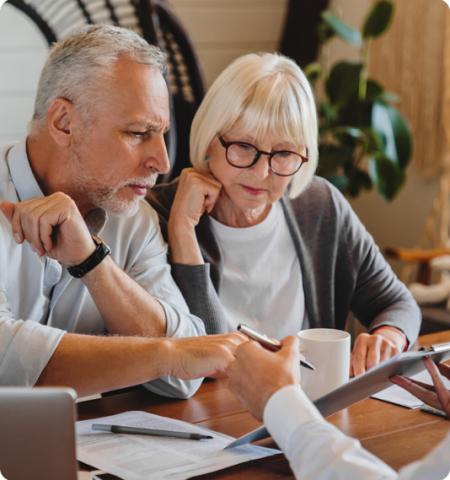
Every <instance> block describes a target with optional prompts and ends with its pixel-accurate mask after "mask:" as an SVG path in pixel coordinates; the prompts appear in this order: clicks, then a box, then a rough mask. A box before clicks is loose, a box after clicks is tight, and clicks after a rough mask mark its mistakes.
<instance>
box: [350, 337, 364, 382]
mask: <svg viewBox="0 0 450 480" xmlns="http://www.w3.org/2000/svg"><path fill="white" fill-rule="evenodd" d="M366 337H368V335H367V334H364V333H362V334H360V335H359V336H358V337H357V338H356V342H355V346H354V347H353V352H352V355H351V368H352V370H353V375H354V376H355V377H356V376H358V375H362V374H363V373H365V372H366V357H367V338H366Z"/></svg>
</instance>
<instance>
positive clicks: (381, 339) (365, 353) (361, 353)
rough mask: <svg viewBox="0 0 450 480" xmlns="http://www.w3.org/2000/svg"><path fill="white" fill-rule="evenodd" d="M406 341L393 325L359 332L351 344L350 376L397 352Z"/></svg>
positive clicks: (361, 372)
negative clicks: (353, 343)
mask: <svg viewBox="0 0 450 480" xmlns="http://www.w3.org/2000/svg"><path fill="white" fill-rule="evenodd" d="M406 341H407V340H406V336H405V334H404V333H403V332H401V331H400V330H398V329H396V328H393V327H387V326H386V327H380V328H378V329H377V330H375V331H374V332H372V333H371V334H370V333H361V334H360V335H358V337H357V338H356V341H355V345H354V346H353V352H352V356H351V363H350V376H357V375H361V374H363V373H365V372H366V370H370V369H371V368H373V367H375V366H376V365H378V364H379V363H381V362H384V361H385V360H388V359H389V358H391V357H393V356H395V355H397V354H399V353H400V352H401V351H403V349H404V347H405V345H406Z"/></svg>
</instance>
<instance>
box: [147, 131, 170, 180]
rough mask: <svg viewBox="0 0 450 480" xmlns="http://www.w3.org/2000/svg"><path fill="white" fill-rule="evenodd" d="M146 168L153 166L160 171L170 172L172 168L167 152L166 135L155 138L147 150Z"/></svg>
mask: <svg viewBox="0 0 450 480" xmlns="http://www.w3.org/2000/svg"><path fill="white" fill-rule="evenodd" d="M145 166H146V168H153V169H154V170H156V171H157V172H158V173H168V172H169V170H170V161H169V155H168V153H167V148H166V142H165V141H164V135H162V134H161V135H158V136H156V137H155V138H153V141H151V142H150V143H149V145H148V147H147V149H146V152H145Z"/></svg>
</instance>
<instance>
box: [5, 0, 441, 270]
mask: <svg viewBox="0 0 450 480" xmlns="http://www.w3.org/2000/svg"><path fill="white" fill-rule="evenodd" d="M377 3H379V2H377V1H375V0H374V1H372V0H330V1H326V0H323V1H322V0H291V1H288V0H245V1H241V0H171V1H170V2H169V1H161V0H159V1H157V2H151V1H146V2H140V1H132V0H91V1H89V0H88V1H84V2H82V1H79V0H59V1H58V0H51V1H50V0H27V1H19V0H9V1H7V2H6V4H5V5H4V6H3V7H2V9H1V11H0V72H1V74H0V143H1V144H3V143H8V142H13V141H15V140H17V139H19V138H21V137H22V136H24V135H25V133H26V125H27V122H28V121H29V119H30V116H31V113H32V108H33V98H34V95H35V90H36V85H37V81H38V75H39V72H40V69H41V68H42V66H43V63H44V61H45V58H46V55H47V52H48V48H49V41H51V40H52V38H53V39H54V38H61V37H62V36H64V35H65V34H67V33H68V32H70V31H71V29H73V28H74V27H76V26H77V25H79V24H82V23H89V21H90V22H93V23H98V22H107V23H116V24H120V25H122V26H127V27H129V28H133V29H135V30H138V31H139V32H140V33H142V34H143V35H144V36H146V38H150V39H156V42H157V43H159V44H160V45H161V46H162V47H163V48H165V49H166V50H167V49H169V50H170V56H171V71H170V77H171V79H169V80H170V82H171V91H172V95H173V109H174V113H175V115H177V118H178V119H177V124H176V127H177V133H176V135H177V138H171V139H168V141H169V142H172V152H173V155H174V156H176V155H177V156H178V157H177V159H176V162H178V163H177V165H178V167H177V165H175V167H177V168H179V167H180V165H181V164H180V162H182V161H183V160H184V161H186V158H185V157H186V154H185V152H186V143H185V142H186V137H187V135H186V134H187V132H188V129H189V125H188V124H189V119H190V118H191V116H192V114H193V111H195V108H196V104H197V103H198V102H199V101H200V99H201V96H202V94H203V89H206V88H207V87H208V85H210V84H211V82H212V81H213V80H214V78H215V77H216V76H217V74H218V73H219V72H220V71H221V70H222V69H223V68H224V67H225V66H226V65H227V64H228V63H229V62H230V61H231V60H233V59H234V58H236V57H238V56H240V55H242V54H244V53H247V52H255V51H282V52H284V53H286V54H288V55H289V56H291V57H293V58H295V59H296V60H297V61H298V62H299V64H300V65H302V66H303V67H304V66H306V65H308V64H310V63H311V62H314V61H316V62H318V63H319V65H320V66H321V68H322V69H324V72H327V71H329V70H330V69H331V68H332V67H333V65H335V64H336V63H337V62H339V61H341V60H344V61H345V62H358V61H359V59H360V58H361V51H362V53H363V55H364V58H365V59H366V60H367V65H368V69H367V72H365V75H366V76H368V77H371V78H373V79H374V80H376V81H377V82H379V83H380V84H381V85H382V87H383V88H384V89H385V90H386V91H387V92H393V93H395V94H396V96H397V98H396V99H394V97H392V99H391V100H390V101H391V103H392V105H394V106H395V107H396V108H397V109H398V110H399V111H400V112H401V113H402V115H403V116H404V117H405V118H406V119H407V121H408V124H409V126H410V132H411V138H412V144H413V149H412V153H411V155H410V159H409V162H404V164H403V166H402V168H403V169H404V171H405V172H406V179H405V180H403V179H401V181H399V182H398V185H397V186H395V188H394V190H395V192H394V194H393V195H392V196H393V197H394V198H393V199H392V200H391V201H388V200H386V198H385V197H386V195H384V196H383V195H382V194H380V192H379V191H377V188H372V189H371V190H366V189H365V188H361V189H359V190H358V191H357V192H356V194H355V192H354V194H353V195H348V197H349V200H350V201H351V203H352V205H353V207H354V209H355V210H356V212H357V213H358V215H359V216H360V218H361V219H362V221H363V223H364V224H365V225H366V227H367V228H368V230H369V231H370V232H371V233H372V235H373V236H374V237H375V240H376V241H377V243H378V244H379V245H380V247H386V246H393V245H395V246H402V247H412V246H423V247H436V246H446V247H448V246H449V245H448V244H447V240H448V224H447V223H446V222H447V219H448V210H447V208H448V206H447V204H448V193H449V192H448V187H447V185H448V183H449V182H448V178H447V177H448V176H449V173H448V166H447V163H449V161H450V159H449V156H450V149H449V143H450V134H449V132H448V131H446V128H450V114H449V111H450V65H449V64H450V52H449V51H448V49H449V48H450V18H449V17H450V11H449V9H448V7H447V6H446V5H445V4H444V2H443V1H442V0H395V1H393V2H392V4H393V7H394V8H393V16H392V18H391V19H390V20H389V21H388V22H387V23H386V25H380V24H379V23H378V26H377V21H381V22H382V19H381V20H380V19H378V20H377V19H376V18H375V20H374V22H375V23H374V24H373V25H372V29H375V30H376V29H377V28H378V27H380V28H381V29H382V30H383V32H382V35H381V33H380V35H379V36H377V37H376V38H375V36H374V38H371V39H370V41H368V42H365V41H363V44H362V47H361V46H360V47H357V46H355V44H351V43H349V42H348V41H345V37H346V35H347V36H348V34H349V32H350V34H351V33H352V32H351V31H349V30H347V31H343V32H342V31H341V35H336V31H334V32H330V25H334V26H335V27H336V29H337V31H338V32H339V28H340V26H339V25H338V24H336V23H334V24H333V18H339V19H340V20H341V21H342V22H344V23H345V24H347V25H348V26H350V27H351V28H353V29H355V31H361V30H362V29H363V25H364V22H365V21H366V19H367V16H368V14H369V13H370V11H371V9H372V8H373V7H374V6H375V5H376V4H377ZM385 3H386V2H385ZM144 4H145V5H144ZM327 9H328V10H329V11H331V13H332V15H333V16H334V17H328V24H326V23H325V24H324V17H323V13H324V12H325V11H327ZM150 20H151V21H150ZM320 29H322V30H320ZM327 29H328V30H327ZM331 30H332V29H331ZM320 31H321V32H322V34H321V35H322V37H321V36H320V34H319V33H318V32H320ZM331 34H334V38H331V39H330V40H329V41H327V42H325V43H324V42H323V39H324V38H325V37H327V35H328V36H331ZM324 35H325V37H324ZM363 36H364V32H363ZM339 37H341V38H339ZM321 38H322V43H321V42H320V39H321ZM363 40H364V39H363ZM366 47H367V51H365V50H364V48H366ZM361 49H363V50H361ZM177 76H178V77H179V78H178V79H177V78H176V77H177ZM186 76H187V80H186V78H184V77H186ZM197 77H198V78H197ZM180 79H181V80H180ZM324 82H326V76H325V79H324V80H322V81H320V80H319V81H318V82H316V83H315V89H316V96H317V99H318V103H319V102H320V101H321V100H322V99H323V98H324V96H325V95H326V92H324V91H325V90H326V89H325V87H324ZM181 157H183V159H181ZM363 161H366V160H363ZM174 162H175V160H174ZM406 164H407V166H406ZM339 168H341V167H339ZM363 170H367V171H369V173H370V168H369V167H367V168H366V167H364V168H363ZM378 173H379V174H380V172H378ZM365 175H367V174H365ZM389 175H391V174H386V178H387V180H386V181H389ZM370 176H371V178H372V180H373V179H374V171H371V173H370V175H369V177H370ZM377 178H378V177H377ZM390 178H392V175H391V177H390ZM363 180H364V179H363ZM381 180H383V178H381ZM347 193H348V192H347ZM388 196H389V195H388ZM433 208H434V210H433ZM427 222H428V223H427ZM394 268H396V269H397V271H399V272H400V271H401V268H402V267H401V265H400V264H399V263H394Z"/></svg>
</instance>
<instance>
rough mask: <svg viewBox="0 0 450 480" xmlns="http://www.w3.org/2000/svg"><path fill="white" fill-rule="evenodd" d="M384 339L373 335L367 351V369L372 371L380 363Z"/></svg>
mask: <svg viewBox="0 0 450 480" xmlns="http://www.w3.org/2000/svg"><path fill="white" fill-rule="evenodd" d="M382 344H383V339H382V338H380V337H379V336H377V335H373V336H372V338H371V339H370V341H369V348H368V350H367V360H366V368H367V370H370V369H371V368H373V367H375V366H376V365H378V364H379V363H380V358H381V355H380V354H381V347H382Z"/></svg>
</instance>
